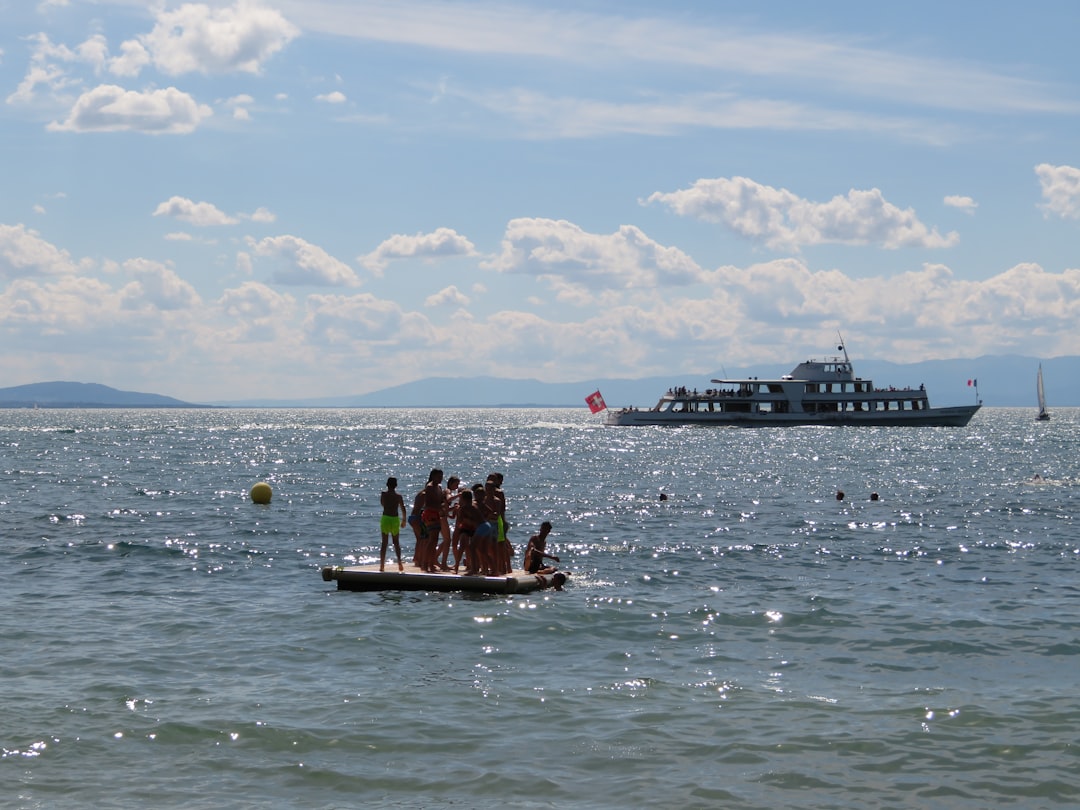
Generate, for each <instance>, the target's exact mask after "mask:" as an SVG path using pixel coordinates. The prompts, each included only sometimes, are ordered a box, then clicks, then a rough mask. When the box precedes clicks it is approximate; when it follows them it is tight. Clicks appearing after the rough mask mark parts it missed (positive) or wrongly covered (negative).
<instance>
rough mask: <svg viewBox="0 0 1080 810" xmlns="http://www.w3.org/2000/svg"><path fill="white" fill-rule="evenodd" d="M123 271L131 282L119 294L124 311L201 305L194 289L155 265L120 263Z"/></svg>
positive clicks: (163, 268) (131, 261)
mask: <svg viewBox="0 0 1080 810" xmlns="http://www.w3.org/2000/svg"><path fill="white" fill-rule="evenodd" d="M124 269H125V270H126V271H127V272H128V273H129V274H130V275H132V276H134V278H135V280H134V281H133V282H132V283H131V284H128V285H127V286H126V287H124V289H123V290H122V291H121V299H122V306H123V307H124V308H125V309H144V308H146V307H152V308H153V309H155V310H159V311H167V310H184V309H194V308H195V307H198V306H200V305H201V304H202V299H200V298H199V294H198V293H197V292H195V288H194V287H192V286H191V285H190V284H189V283H187V282H186V281H184V280H183V279H181V278H180V277H179V276H178V275H177V274H176V272H175V271H174V270H172V268H170V267H166V266H165V265H163V264H161V263H159V262H152V261H148V260H146V259H132V260H130V261H128V262H125V263H124Z"/></svg>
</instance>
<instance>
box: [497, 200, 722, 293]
mask: <svg viewBox="0 0 1080 810" xmlns="http://www.w3.org/2000/svg"><path fill="white" fill-rule="evenodd" d="M484 267H486V268H489V269H492V270H497V271H499V272H500V273H523V274H527V275H535V276H537V277H538V278H541V279H543V280H545V281H547V282H548V283H550V284H551V285H552V286H553V287H555V288H556V289H561V290H562V292H563V293H565V294H566V295H568V296H571V295H573V294H574V293H575V292H578V293H580V288H588V289H594V290H596V289H632V288H654V287H657V286H659V285H664V286H683V285H688V284H695V283H698V282H701V281H704V280H706V279H707V277H708V274H707V273H706V272H705V271H704V270H702V269H701V268H700V267H699V266H698V265H697V263H696V262H694V260H693V259H691V258H690V257H689V256H687V255H686V254H685V253H683V252H682V251H681V250H679V249H678V248H674V247H666V246H664V245H661V244H659V243H657V242H654V241H653V240H652V239H650V238H649V237H648V236H646V235H645V234H644V233H643V232H642V231H641V230H640V229H638V228H636V227H634V226H633V225H623V226H621V227H620V228H619V229H618V230H617V231H616V232H615V233H611V234H597V233H588V232H587V231H585V230H583V229H582V228H581V227H580V226H578V225H575V224H573V223H572V222H567V221H566V220H554V219H541V218H533V219H529V218H521V219H514V220H511V221H510V222H509V223H508V224H507V226H506V233H505V234H504V236H503V240H502V251H501V253H500V254H499V255H498V256H496V257H495V258H493V259H492V260H491V261H489V262H486V263H485V264H484ZM575 288H577V289H575Z"/></svg>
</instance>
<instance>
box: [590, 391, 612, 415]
mask: <svg viewBox="0 0 1080 810" xmlns="http://www.w3.org/2000/svg"><path fill="white" fill-rule="evenodd" d="M585 402H586V403H587V404H588V406H589V412H590V413H600V411H602V410H604V408H606V407H607V405H606V404H605V403H604V398H603V397H602V396H600V392H599V391H593V393H591V394H589V395H588V396H587V397H585Z"/></svg>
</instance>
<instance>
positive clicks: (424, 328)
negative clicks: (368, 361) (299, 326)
mask: <svg viewBox="0 0 1080 810" xmlns="http://www.w3.org/2000/svg"><path fill="white" fill-rule="evenodd" d="M307 306H308V314H307V317H306V318H305V320H304V330H305V332H306V333H307V334H308V335H309V336H311V338H312V340H314V341H315V342H317V343H320V344H325V345H327V346H338V347H340V348H342V349H347V350H349V351H353V352H356V353H358V354H360V355H364V356H371V355H372V354H373V353H375V352H377V351H378V345H379V344H385V343H387V342H394V343H398V344H401V343H409V344H415V345H426V346H430V345H435V344H436V343H437V342H438V335H437V333H436V331H435V330H434V329H433V328H432V326H431V324H430V322H429V321H428V320H427V319H426V318H424V317H423V316H422V315H419V314H417V313H414V312H408V311H406V310H403V309H402V308H401V307H400V306H399V305H398V304H397V303H395V302H394V301H387V300H385V299H382V298H376V297H375V296H373V295H370V294H368V293H363V294H360V295H350V296H343V295H312V296H309V297H308V304H307ZM399 348H400V346H399Z"/></svg>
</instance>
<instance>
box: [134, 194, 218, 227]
mask: <svg viewBox="0 0 1080 810" xmlns="http://www.w3.org/2000/svg"><path fill="white" fill-rule="evenodd" d="M153 215H154V216H155V217H172V218H174V219H179V220H182V221H183V222H190V223H191V224H192V225H196V226H198V227H200V228H205V227H208V226H212V225H235V224H236V223H237V222H238V221H239V220H237V219H236V218H235V217H231V216H229V215H228V214H226V213H225V212H224V211H221V210H220V209H218V207H217V206H215V205H214V204H212V203H208V202H194V201H192V200H189V199H187V198H186V197H176V196H173V197H170V198H169V199H168V200H166V201H165V202H163V203H161V204H159V205H158V207H157V208H156V209H154V214H153Z"/></svg>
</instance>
